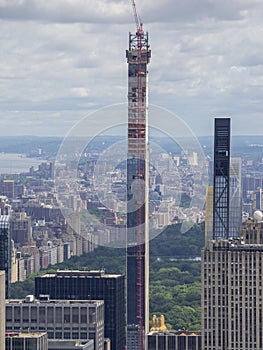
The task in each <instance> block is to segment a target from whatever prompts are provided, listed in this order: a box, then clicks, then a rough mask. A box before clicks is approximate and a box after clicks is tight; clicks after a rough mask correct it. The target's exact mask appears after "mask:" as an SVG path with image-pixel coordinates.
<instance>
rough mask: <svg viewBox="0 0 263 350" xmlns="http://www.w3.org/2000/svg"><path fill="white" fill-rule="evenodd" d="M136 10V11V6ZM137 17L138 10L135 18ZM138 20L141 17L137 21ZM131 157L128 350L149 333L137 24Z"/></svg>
mask: <svg viewBox="0 0 263 350" xmlns="http://www.w3.org/2000/svg"><path fill="white" fill-rule="evenodd" d="M133 5H134V9H135V4H134V3H133ZM136 15H137V13H136V10H135V16H136ZM137 20H138V18H137ZM126 57H127V62H128V155H127V250H126V251H127V348H128V350H137V349H142V348H143V347H144V342H145V340H146V338H145V333H147V332H148V328H149V327H148V323H149V311H148V309H149V307H148V295H149V292H148V285H149V282H148V281H149V271H148V270H149V248H148V236H149V233H148V230H149V228H148V206H149V204H148V177H149V175H148V63H149V62H150V57H151V51H150V49H149V42H148V33H144V31H143V29H142V24H141V23H140V22H139V20H138V21H137V32H136V33H135V34H131V33H130V36H129V49H128V50H127V51H126Z"/></svg>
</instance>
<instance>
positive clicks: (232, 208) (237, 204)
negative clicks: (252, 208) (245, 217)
mask: <svg viewBox="0 0 263 350" xmlns="http://www.w3.org/2000/svg"><path fill="white" fill-rule="evenodd" d="M241 165H242V161H241V158H232V157H231V159H230V175H229V196H230V200H229V237H232V238H237V237H238V232H239V230H240V227H241V223H242V176H241Z"/></svg>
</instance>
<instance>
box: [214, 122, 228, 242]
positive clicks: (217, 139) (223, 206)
mask: <svg viewBox="0 0 263 350" xmlns="http://www.w3.org/2000/svg"><path fill="white" fill-rule="evenodd" d="M229 179H230V118H215V131H214V183H213V189H214V191H213V234H214V239H216V240H218V239H228V237H229V207H230V206H229V204H230V196H229V184H230V181H229Z"/></svg>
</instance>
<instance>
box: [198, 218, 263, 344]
mask: <svg viewBox="0 0 263 350" xmlns="http://www.w3.org/2000/svg"><path fill="white" fill-rule="evenodd" d="M241 235H242V237H241V238H239V239H235V240H220V241H212V242H211V244H210V247H209V248H206V249H205V250H203V251H202V259H201V261H202V262H201V271H202V338H203V347H202V349H203V350H223V349H231V350H259V349H262V348H263V328H262V321H263V290H262V283H263V238H262V237H263V222H256V221H254V220H248V222H247V224H246V227H245V228H244V229H243V230H242V233H241Z"/></svg>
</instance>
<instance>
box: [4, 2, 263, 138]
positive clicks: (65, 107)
mask: <svg viewBox="0 0 263 350" xmlns="http://www.w3.org/2000/svg"><path fill="white" fill-rule="evenodd" d="M137 10H138V12H139V13H140V17H141V19H142V22H143V23H144V29H145V30H146V31H148V32H149V37H150V44H151V49H152V60H151V63H150V66H149V102H150V103H151V104H155V105H158V106H161V107H164V108H166V109H168V110H169V111H172V112H173V113H176V114H177V115H178V116H179V117H180V118H182V119H183V120H184V121H185V122H186V124H187V125H189V126H190V127H191V128H192V130H193V132H194V133H195V134H196V135H209V134H211V133H212V131H213V118H214V117H224V116H228V117H231V118H232V133H233V134H235V135H246V134H255V135H263V22H262V18H263V1H262V0H231V1H227V0H198V1H197V0H184V1H182V0H162V1H161V0H151V1H150V0H137ZM129 31H132V32H133V31H135V23H134V18H133V13H132V6H131V3H130V1H129V0H125V1H124V0H52V1H51V0H0V46H1V49H0V67H1V68H0V135H48V136H55V135H60V136H64V135H65V134H66V133H67V132H68V131H69V130H70V128H71V127H73V126H74V125H75V124H76V123H77V122H78V121H79V120H80V119H81V118H82V117H84V116H86V115H87V114H89V113H91V112H94V111H96V110H98V109H101V108H102V107H106V106H109V105H112V104H116V103H123V102H125V101H126V96H127V63H126V58H125V50H126V49H127V46H128V33H129ZM99 115H100V116H101V113H99ZM95 116H96V113H95V115H94V114H93V115H92V116H91V117H90V118H91V119H92V118H94V119H96V117H95ZM105 118H107V116H105ZM125 118H126V116H124V119H125ZM163 122H164V123H165V120H164V121H163ZM99 123H102V125H103V120H101V121H100V120H99ZM90 132H91V134H92V130H90Z"/></svg>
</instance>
